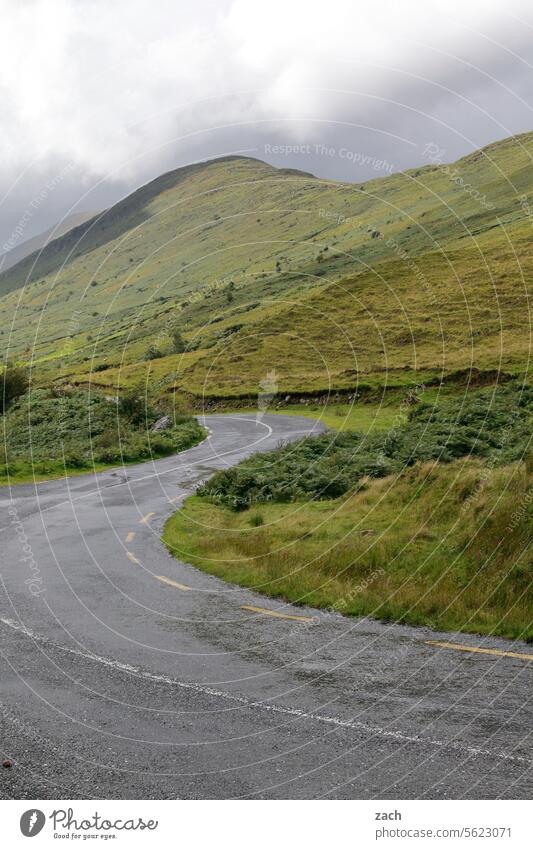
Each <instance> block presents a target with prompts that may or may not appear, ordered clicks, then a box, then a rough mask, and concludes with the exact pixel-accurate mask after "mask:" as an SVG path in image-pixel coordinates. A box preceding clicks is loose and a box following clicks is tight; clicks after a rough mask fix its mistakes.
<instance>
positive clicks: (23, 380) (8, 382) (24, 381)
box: [0, 363, 30, 413]
mask: <svg viewBox="0 0 533 849" xmlns="http://www.w3.org/2000/svg"><path fill="white" fill-rule="evenodd" d="M29 382H30V381H29V375H28V369H27V368H25V367H24V366H18V365H15V363H7V365H6V367H5V369H4V372H3V374H2V376H1V390H2V392H1V396H0V410H1V412H2V413H5V411H6V410H7V408H8V407H9V405H10V404H11V402H12V401H14V400H15V398H19V397H20V396H21V395H24V393H25V392H26V391H27V389H28V386H29Z"/></svg>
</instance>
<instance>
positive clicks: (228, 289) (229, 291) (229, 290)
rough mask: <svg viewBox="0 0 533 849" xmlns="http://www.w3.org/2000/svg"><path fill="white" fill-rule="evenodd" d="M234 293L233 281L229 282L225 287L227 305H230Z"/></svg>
mask: <svg viewBox="0 0 533 849" xmlns="http://www.w3.org/2000/svg"><path fill="white" fill-rule="evenodd" d="M234 292H235V283H234V282H233V280H230V282H229V283H228V285H227V286H226V301H227V302H228V304H231V302H232V300H233V298H234V297H235V295H234Z"/></svg>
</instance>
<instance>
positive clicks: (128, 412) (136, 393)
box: [118, 385, 155, 426]
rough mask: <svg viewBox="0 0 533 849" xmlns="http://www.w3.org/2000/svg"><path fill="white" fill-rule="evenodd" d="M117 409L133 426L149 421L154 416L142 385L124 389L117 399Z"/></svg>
mask: <svg viewBox="0 0 533 849" xmlns="http://www.w3.org/2000/svg"><path fill="white" fill-rule="evenodd" d="M118 411H119V413H120V414H121V415H122V416H125V417H126V418H127V419H129V420H130V422H131V423H132V424H133V425H135V426H139V425H141V424H143V422H150V421H152V420H153V419H154V418H155V413H154V411H153V410H152V408H151V407H150V405H149V403H148V399H147V397H146V391H145V389H144V388H143V386H142V385H137V386H132V387H130V388H129V389H126V391H125V392H124V394H123V395H121V396H120V398H119V399H118Z"/></svg>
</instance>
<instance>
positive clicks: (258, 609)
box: [241, 604, 315, 622]
mask: <svg viewBox="0 0 533 849" xmlns="http://www.w3.org/2000/svg"><path fill="white" fill-rule="evenodd" d="M241 610H251V611H252V613H264V615H265V616H275V617H276V619H296V620H297V621H298V622H314V621H315V620H314V617H313V616H292V615H291V614H290V613H278V612H277V610H269V609H268V608H267V607H254V606H253V604H241Z"/></svg>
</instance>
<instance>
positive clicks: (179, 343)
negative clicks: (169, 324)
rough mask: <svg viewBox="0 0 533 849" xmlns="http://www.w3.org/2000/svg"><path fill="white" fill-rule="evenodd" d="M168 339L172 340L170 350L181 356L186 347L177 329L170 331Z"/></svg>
mask: <svg viewBox="0 0 533 849" xmlns="http://www.w3.org/2000/svg"><path fill="white" fill-rule="evenodd" d="M170 338H171V339H172V350H173V351H174V353H175V354H182V353H183V352H184V350H185V348H186V347H187V346H186V344H185V340H184V338H183V336H182V335H181V331H180V329H179V327H173V328H172V330H171V331H170Z"/></svg>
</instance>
